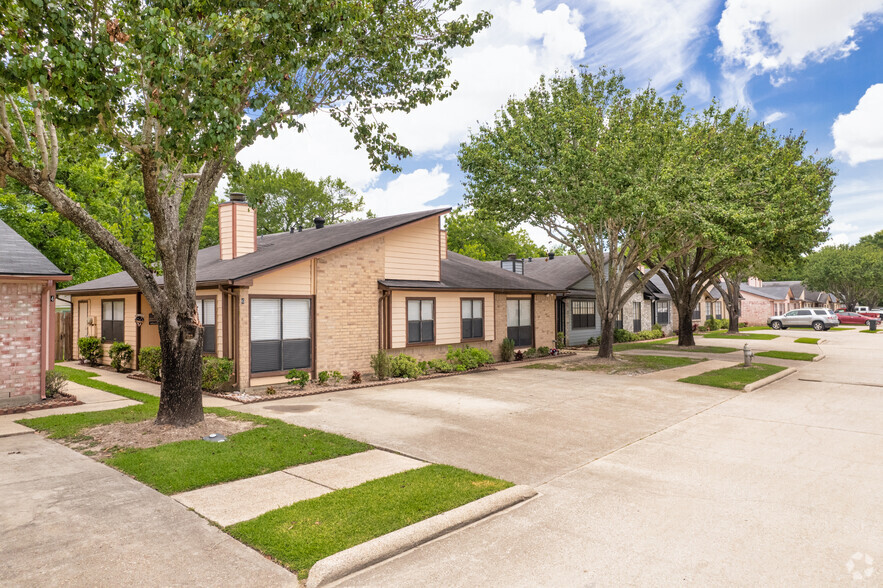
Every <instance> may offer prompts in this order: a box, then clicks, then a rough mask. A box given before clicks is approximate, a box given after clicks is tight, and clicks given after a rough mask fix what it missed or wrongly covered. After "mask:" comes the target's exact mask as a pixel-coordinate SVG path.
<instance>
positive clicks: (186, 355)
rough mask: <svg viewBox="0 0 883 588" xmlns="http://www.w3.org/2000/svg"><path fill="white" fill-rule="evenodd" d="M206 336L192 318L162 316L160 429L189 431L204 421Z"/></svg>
mask: <svg viewBox="0 0 883 588" xmlns="http://www.w3.org/2000/svg"><path fill="white" fill-rule="evenodd" d="M182 323H183V324H182ZM202 333H203V329H202V327H201V326H199V325H198V324H197V323H196V322H195V321H194V320H193V317H192V316H181V315H179V316H178V317H177V320H175V319H172V320H170V319H169V318H167V317H165V316H160V320H159V340H160V347H161V349H162V386H161V388H160V401H159V411H158V412H157V414H156V424H157V425H175V426H176V427H187V426H190V425H195V424H197V423H201V422H202V421H203V420H204V417H203V412H202V337H203V335H202Z"/></svg>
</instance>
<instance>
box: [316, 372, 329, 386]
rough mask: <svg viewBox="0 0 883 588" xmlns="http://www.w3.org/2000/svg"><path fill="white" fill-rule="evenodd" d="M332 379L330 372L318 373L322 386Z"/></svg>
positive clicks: (317, 378) (317, 376)
mask: <svg viewBox="0 0 883 588" xmlns="http://www.w3.org/2000/svg"><path fill="white" fill-rule="evenodd" d="M330 379H331V374H329V373H328V372H319V373H318V374H316V380H317V381H318V382H319V385H320V386H324V385H325V384H327V383H328V380H330Z"/></svg>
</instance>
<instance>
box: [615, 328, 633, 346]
mask: <svg viewBox="0 0 883 588" xmlns="http://www.w3.org/2000/svg"><path fill="white" fill-rule="evenodd" d="M634 340H635V339H634V338H633V337H632V334H631V333H629V332H628V331H626V330H625V329H614V330H613V342H614V343H630V342H632V341H634Z"/></svg>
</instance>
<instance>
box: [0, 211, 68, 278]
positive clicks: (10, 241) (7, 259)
mask: <svg viewBox="0 0 883 588" xmlns="http://www.w3.org/2000/svg"><path fill="white" fill-rule="evenodd" d="M0 275H16V276H47V277H65V276H67V274H65V273H64V272H63V271H61V270H60V269H58V268H57V267H55V264H54V263H52V262H51V261H49V260H48V259H46V257H45V256H44V255H43V254H42V253H40V252H39V251H38V250H37V248H36V247H34V246H33V245H31V244H30V243H28V242H27V241H26V240H25V238H24V237H22V236H21V235H19V234H18V233H16V232H15V231H13V230H12V227H10V226H9V225H7V224H6V223H4V222H3V221H2V220H0Z"/></svg>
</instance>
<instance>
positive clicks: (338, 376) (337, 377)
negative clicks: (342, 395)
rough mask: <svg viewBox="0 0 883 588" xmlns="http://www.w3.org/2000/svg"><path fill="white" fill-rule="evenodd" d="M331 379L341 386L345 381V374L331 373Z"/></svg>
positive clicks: (335, 371)
mask: <svg viewBox="0 0 883 588" xmlns="http://www.w3.org/2000/svg"><path fill="white" fill-rule="evenodd" d="M331 379H332V380H334V383H335V384H340V383H341V382H342V381H343V374H342V373H340V372H339V371H337V370H334V371H333V372H331Z"/></svg>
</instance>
